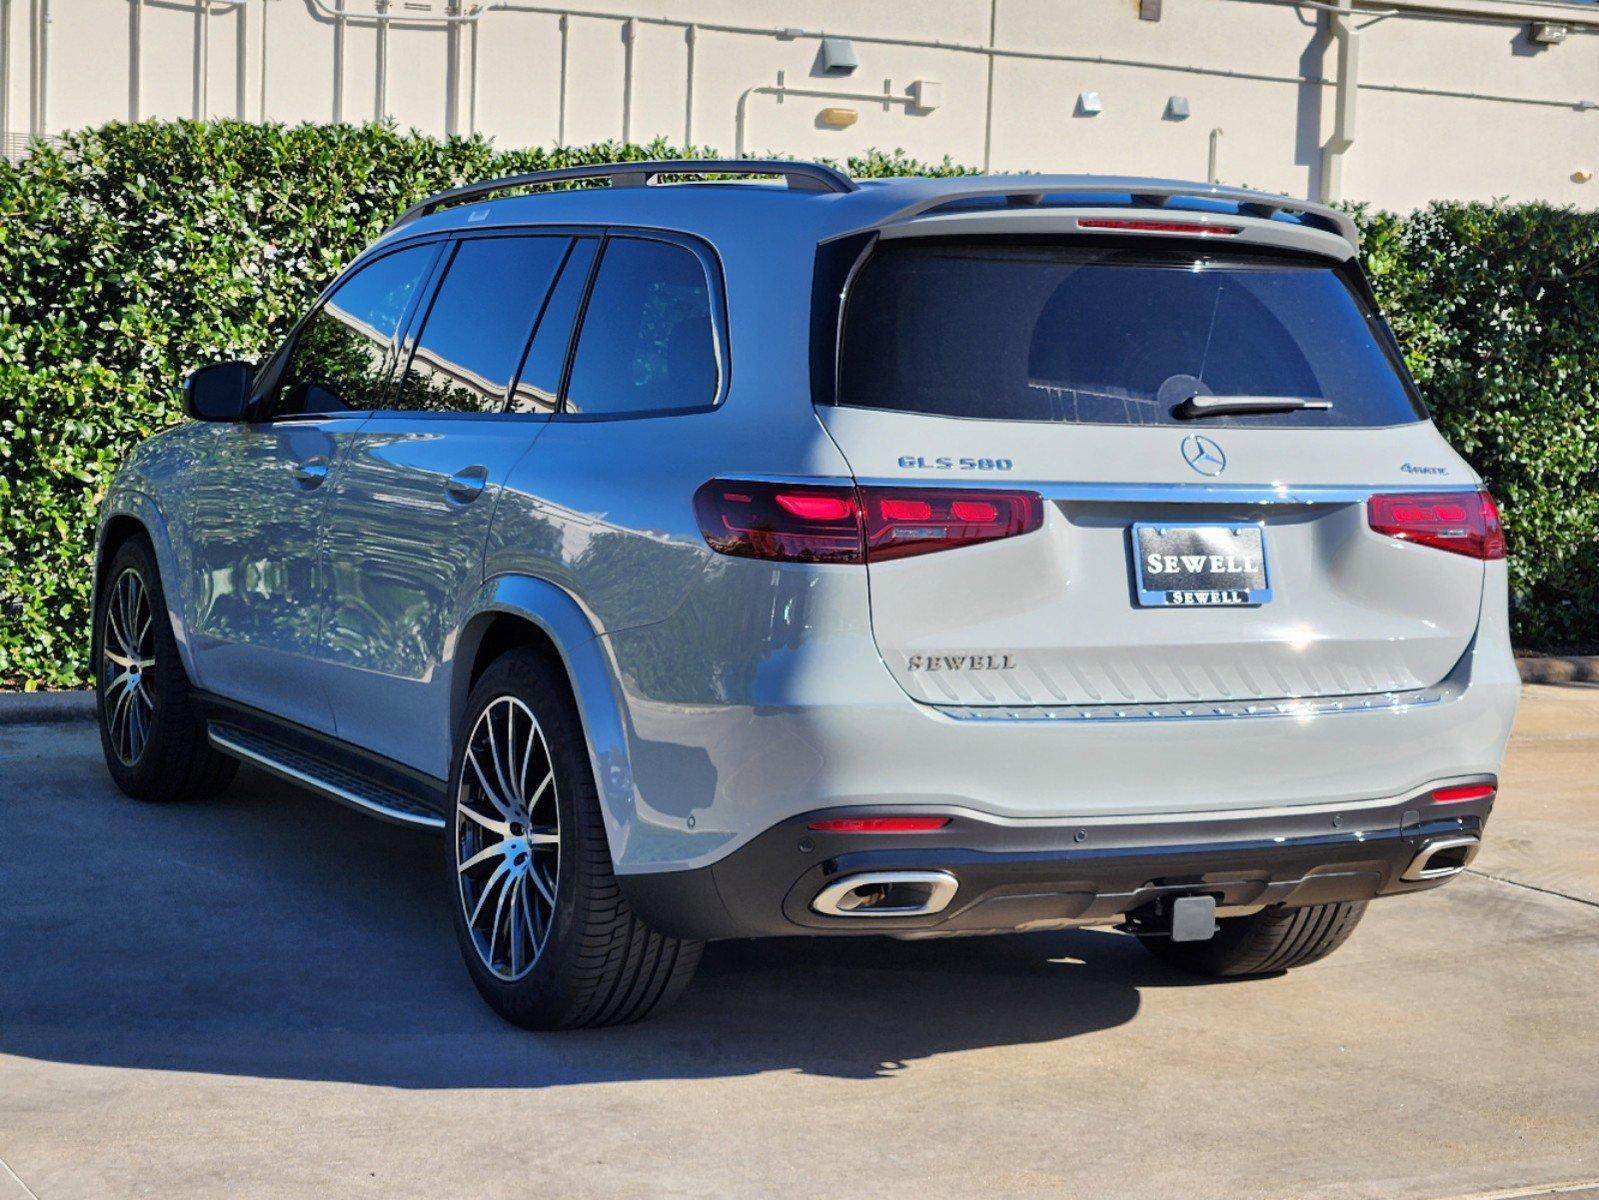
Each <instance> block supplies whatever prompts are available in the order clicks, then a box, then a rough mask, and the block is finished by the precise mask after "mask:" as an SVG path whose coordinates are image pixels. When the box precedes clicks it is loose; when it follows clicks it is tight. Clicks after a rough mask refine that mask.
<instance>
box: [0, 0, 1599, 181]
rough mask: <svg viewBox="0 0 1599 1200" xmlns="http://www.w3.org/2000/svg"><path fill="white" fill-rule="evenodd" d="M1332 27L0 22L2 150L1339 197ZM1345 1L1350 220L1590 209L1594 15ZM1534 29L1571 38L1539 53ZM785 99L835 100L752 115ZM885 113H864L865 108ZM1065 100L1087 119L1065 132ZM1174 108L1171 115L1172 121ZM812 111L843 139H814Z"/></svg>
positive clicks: (1117, 6)
mask: <svg viewBox="0 0 1599 1200" xmlns="http://www.w3.org/2000/svg"><path fill="white" fill-rule="evenodd" d="M1338 2H1340V0H1321V2H1319V3H1317V4H1315V5H1311V4H1308V3H1300V4H1294V3H1291V2H1288V0H1163V3H1161V4H1159V5H1158V6H1157V7H1158V8H1159V9H1160V18H1159V19H1158V20H1146V19H1141V11H1143V10H1147V8H1148V0H877V2H876V3H872V4H860V3H851V2H850V0H783V2H782V3H778V2H776V0H614V5H615V7H614V8H605V9H603V10H602V9H599V8H597V7H595V6H594V5H593V4H592V3H591V4H589V5H587V6H586V7H580V8H572V9H570V10H567V11H566V12H565V13H564V14H563V13H562V12H559V11H554V10H555V9H557V8H558V7H559V5H558V4H546V5H543V6H536V5H523V4H520V3H514V2H513V3H504V2H498V3H488V2H484V3H477V2H457V0H0V76H3V78H0V97H3V104H0V107H3V110H4V111H3V113H0V129H3V130H4V131H6V132H7V133H9V134H11V135H14V139H13V140H17V139H21V138H25V137H26V136H27V135H30V134H33V135H39V134H44V135H50V134H55V133H58V132H60V131H62V130H65V129H71V128H77V127H81V126H85V125H93V124H98V123H101V122H104V121H107V120H112V119H128V118H130V117H193V116H210V117H242V118H244V119H248V120H260V119H267V120H273V121H286V122H298V121H330V120H346V121H365V120H371V119H374V118H377V117H388V118H391V119H393V120H395V121H396V122H398V123H399V125H400V126H402V127H409V126H415V127H416V128H418V129H421V130H425V131H427V132H430V133H436V134H442V133H448V132H456V133H468V132H473V131H476V132H481V133H484V134H487V135H489V136H492V137H493V138H494V139H495V140H496V141H497V142H498V143H499V144H500V145H503V146H519V145H531V144H540V145H554V144H557V143H558V142H560V141H563V140H564V142H566V143H567V144H580V143H585V142H592V141H601V140H605V139H610V138H616V139H621V138H631V139H632V140H640V141H642V140H648V139H650V138H652V137H655V136H661V137H664V138H667V139H669V140H670V141H672V142H674V143H681V142H683V141H684V140H685V139H686V138H688V139H692V141H693V142H694V143H695V144H696V145H700V146H709V147H714V148H716V149H719V150H722V151H726V152H732V151H734V150H735V149H736V148H737V147H738V146H739V145H740V126H741V125H742V148H743V149H744V150H745V151H746V152H748V153H760V152H764V151H774V152H780V153H786V154H796V155H802V156H812V155H825V156H829V157H834V158H840V157H843V156H845V155H848V154H851V153H855V152H859V151H862V150H865V149H867V148H869V147H877V148H880V149H894V148H901V149H903V150H905V151H906V152H907V153H909V154H911V155H914V156H916V157H918V158H928V159H939V158H942V157H943V156H944V155H946V154H947V155H949V156H950V157H951V158H953V159H954V160H955V161H957V162H960V163H964V164H970V165H973V166H982V165H984V162H985V152H986V159H987V163H988V165H989V166H991V167H992V168H993V169H995V170H1033V171H1049V170H1062V171H1098V172H1114V173H1149V174H1161V175H1177V176H1183V177H1190V178H1204V177H1205V175H1206V172H1207V170H1208V169H1209V166H1210V161H1211V150H1212V145H1213V143H1214V147H1215V166H1216V174H1217V177H1218V178H1219V179H1220V180H1221V181H1223V182H1228V183H1244V184H1250V185H1254V186H1259V187H1265V188H1271V189H1275V190H1280V191H1284V192H1289V193H1292V194H1296V195H1312V196H1314V195H1318V194H1322V193H1325V192H1326V191H1327V190H1328V188H1329V187H1330V186H1331V185H1332V183H1333V182H1334V177H1333V176H1332V175H1329V174H1326V173H1324V172H1323V169H1322V162H1323V147H1324V146H1325V145H1326V144H1327V142H1328V140H1329V139H1330V138H1331V136H1332V132H1333V112H1334V109H1335V97H1336V92H1337V75H1338V56H1337V54H1336V51H1335V49H1334V48H1333V40H1332V37H1331V34H1330V28H1331V25H1332V23H1333V21H1334V20H1336V19H1337V18H1335V17H1334V16H1333V15H1332V14H1330V13H1329V12H1328V11H1327V9H1328V7H1329V5H1335V4H1336V3H1338ZM1356 2H1358V3H1359V4H1360V6H1361V7H1360V8H1358V9H1356V14H1355V16H1354V17H1353V19H1352V20H1351V22H1350V23H1351V24H1352V25H1353V26H1354V27H1356V28H1357V29H1358V34H1357V38H1358V45H1359V56H1358V72H1357V75H1356V83H1357V86H1356V89H1355V96H1356V120H1355V126H1354V138H1353V144H1352V146H1351V148H1350V149H1349V150H1348V152H1347V154H1345V155H1344V156H1343V170H1342V177H1341V184H1342V186H1341V194H1342V196H1343V197H1344V198H1348V199H1356V200H1368V201H1372V202H1375V203H1378V204H1381V205H1385V206H1389V207H1396V208H1407V207H1411V206H1414V205H1417V204H1420V203H1423V202H1425V201H1427V200H1429V199H1433V198H1438V197H1448V198H1463V199H1489V198H1493V197H1500V196H1503V197H1507V198H1509V199H1512V200H1527V199H1547V200H1551V201H1556V202H1563V203H1575V204H1579V205H1584V206H1591V205H1593V204H1594V203H1595V201H1596V198H1599V183H1589V182H1586V176H1587V175H1588V173H1590V172H1594V171H1599V5H1594V4H1567V3H1559V2H1555V0H1383V2H1382V3H1381V4H1379V3H1378V0H1356ZM538 7H543V8H545V9H549V10H551V11H528V10H529V9H533V8H538ZM340 10H342V12H343V15H342V16H340V15H338V14H339V12H340ZM629 17H631V18H636V19H635V20H632V21H628V20H626V19H625V18H629ZM1534 20H1553V21H1559V22H1562V23H1564V24H1565V25H1567V26H1568V28H1569V30H1570V32H1569V35H1568V36H1567V38H1566V40H1565V41H1564V42H1563V43H1562V44H1560V45H1554V46H1548V47H1544V48H1540V47H1537V46H1535V45H1534V44H1533V43H1532V42H1531V41H1530V39H1529V37H1528V28H1529V24H1530V22H1532V21H1534ZM690 23H693V25H692V26H691V25H690ZM822 31H826V32H827V33H830V34H835V35H840V36H849V37H852V38H853V39H854V40H855V49H856V53H857V55H858V57H859V60H860V65H859V67H858V69H856V70H855V71H854V72H852V73H850V74H849V75H844V76H838V75H834V76H829V75H826V74H824V73H823V72H822V70H821V68H820V65H819V59H818V48H819V45H820V39H819V36H818V35H819V33H820V32H822ZM563 63H564V68H563ZM691 64H692V67H691ZM917 79H923V80H932V81H936V82H937V83H939V84H940V85H941V89H942V101H941V103H940V104H939V105H938V107H936V108H934V109H932V110H930V111H922V110H918V109H916V108H915V107H913V106H911V105H908V104H906V103H904V99H905V97H906V94H907V90H908V89H909V87H910V85H911V83H912V81H914V80H917ZM780 82H781V84H782V86H784V87H786V88H788V89H802V90H807V91H827V92H840V93H845V94H846V96H845V97H844V98H837V99H835V98H830V97H821V96H812V95H793V94H785V95H774V94H771V93H770V91H768V92H752V91H750V89H752V88H761V87H764V88H767V89H771V88H773V87H776V86H778V85H779V83H780ZM885 90H886V92H887V94H888V95H889V96H890V97H892V98H893V99H891V100H890V102H888V103H886V104H885V103H883V102H882V101H881V100H873V99H870V98H859V97H874V96H881V95H882V94H883V93H884V92H885ZM1083 92H1096V93H1098V94H1099V96H1100V97H1101V100H1102V103H1103V111H1102V112H1100V113H1099V114H1098V115H1094V116H1090V115H1086V114H1083V113H1081V112H1080V111H1079V110H1078V97H1079V95H1080V94H1081V93H1083ZM1173 96H1180V97H1184V98H1186V100H1187V102H1188V105H1189V108H1190V111H1191V115H1190V116H1189V117H1188V118H1187V119H1183V120H1177V119H1172V117H1171V115H1170V114H1169V112H1168V104H1169V102H1170V98H1171V97H1173ZM990 97H991V102H990ZM829 106H834V107H844V108H850V109H853V110H855V112H856V114H857V118H856V120H855V123H854V124H852V125H850V126H849V127H848V128H843V129H834V128H829V127H827V126H826V125H825V124H824V123H823V122H822V120H821V117H820V113H821V110H822V109H823V108H824V107H829ZM741 112H742V119H741V118H740V113H741ZM1217 131H1219V132H1217Z"/></svg>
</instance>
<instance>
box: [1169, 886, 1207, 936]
mask: <svg viewBox="0 0 1599 1200" xmlns="http://www.w3.org/2000/svg"><path fill="white" fill-rule="evenodd" d="M1215 936H1216V897H1214V896H1179V897H1177V899H1175V900H1173V901H1172V906H1171V940H1172V941H1174V942H1208V941H1209V940H1210V939H1211V938H1213V937H1215Z"/></svg>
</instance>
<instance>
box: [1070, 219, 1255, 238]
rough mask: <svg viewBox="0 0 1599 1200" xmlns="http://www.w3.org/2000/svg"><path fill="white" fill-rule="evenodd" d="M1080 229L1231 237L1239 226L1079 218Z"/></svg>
mask: <svg viewBox="0 0 1599 1200" xmlns="http://www.w3.org/2000/svg"><path fill="white" fill-rule="evenodd" d="M1077 228H1079V229H1114V230H1130V231H1132V232H1134V233H1181V234H1184V235H1186V236H1189V237H1231V236H1232V235H1233V234H1235V233H1239V232H1241V230H1240V229H1239V227H1238V226H1237V225H1202V224H1200V223H1199V222H1198V221H1129V220H1124V219H1117V218H1113V217H1079V218H1077Z"/></svg>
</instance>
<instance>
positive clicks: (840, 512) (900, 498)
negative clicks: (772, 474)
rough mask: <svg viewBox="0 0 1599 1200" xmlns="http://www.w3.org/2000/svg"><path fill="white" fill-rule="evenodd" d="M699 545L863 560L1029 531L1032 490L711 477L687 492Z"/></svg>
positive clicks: (747, 554)
mask: <svg viewBox="0 0 1599 1200" xmlns="http://www.w3.org/2000/svg"><path fill="white" fill-rule="evenodd" d="M694 511H695V514H696V515H697V516H698V518H699V523H700V532H701V533H702V534H704V536H705V541H706V544H707V545H709V546H710V547H711V549H713V550H715V551H717V552H718V553H719V554H730V555H734V556H735V557H739V558H762V559H769V560H771V561H774V562H818V563H861V562H866V561H868V560H870V561H872V562H879V561H884V560H887V559H892V558H906V557H909V556H910V555H913V554H929V553H932V552H933V551H935V550H949V549H953V548H954V547H956V546H971V545H976V544H978V543H981V542H991V541H995V540H997V539H999V538H1007V537H1015V536H1016V535H1017V534H1022V533H1030V532H1032V531H1033V530H1035V529H1037V528H1038V527H1039V526H1040V525H1042V524H1043V521H1044V502H1043V500H1042V499H1041V498H1040V497H1039V496H1038V494H1037V493H1036V492H1010V491H993V490H989V489H976V488H911V487H903V488H902V487H863V488H854V487H851V486H848V485H840V486H816V485H801V484H786V483H782V484H780V483H760V482H755V481H752V480H735V479H713V480H711V481H710V482H709V483H706V484H704V485H703V486H701V488H700V489H699V491H697V492H695V493H694Z"/></svg>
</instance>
